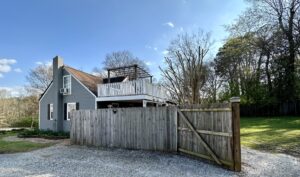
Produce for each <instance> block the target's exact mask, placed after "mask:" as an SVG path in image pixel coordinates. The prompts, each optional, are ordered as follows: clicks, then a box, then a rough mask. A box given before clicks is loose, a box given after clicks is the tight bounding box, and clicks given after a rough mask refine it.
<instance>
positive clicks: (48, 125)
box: [39, 84, 56, 130]
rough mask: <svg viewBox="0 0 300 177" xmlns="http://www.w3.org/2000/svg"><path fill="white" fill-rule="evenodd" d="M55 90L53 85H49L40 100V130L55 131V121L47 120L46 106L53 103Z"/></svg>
mask: <svg viewBox="0 0 300 177" xmlns="http://www.w3.org/2000/svg"><path fill="white" fill-rule="evenodd" d="M54 94H55V89H54V87H53V84H51V85H50V87H49V88H48V90H47V92H46V93H45V94H44V96H43V98H42V99H41V100H40V108H39V109H40V129H42V130H56V125H55V124H56V121H54V120H48V117H47V116H48V104H53V103H54V97H53V95H54Z"/></svg>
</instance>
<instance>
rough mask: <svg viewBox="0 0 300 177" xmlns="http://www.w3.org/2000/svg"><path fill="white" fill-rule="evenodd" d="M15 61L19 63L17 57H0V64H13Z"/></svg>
mask: <svg viewBox="0 0 300 177" xmlns="http://www.w3.org/2000/svg"><path fill="white" fill-rule="evenodd" d="M15 63H17V61H16V60H15V59H6V58H3V59H0V65H12V64H15Z"/></svg>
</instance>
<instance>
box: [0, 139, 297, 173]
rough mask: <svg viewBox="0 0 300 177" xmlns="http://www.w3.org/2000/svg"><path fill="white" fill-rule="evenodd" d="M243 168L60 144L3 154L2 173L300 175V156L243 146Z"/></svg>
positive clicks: (1, 160) (164, 156) (162, 155)
mask: <svg viewBox="0 0 300 177" xmlns="http://www.w3.org/2000/svg"><path fill="white" fill-rule="evenodd" d="M242 157H243V172H241V173H234V172H231V171H228V170H225V169H223V168H220V167H217V166H215V165H211V164H208V163H205V162H202V161H199V160H193V159H190V158H187V157H184V156H179V155H174V154H163V153H157V152H145V151H131V150H120V149H114V150H109V149H96V148H86V147H79V146H66V145H63V144H58V145H55V146H52V147H48V148H44V149H40V150H36V151H32V152H27V153H17V154H5V155H0V176H13V177H18V176H35V177H37V176H39V177H50V176H65V177H69V176H172V177H175V176H209V177H211V176H278V177H279V176H280V177H281V176H299V174H300V159H299V158H295V157H291V156H288V155H283V154H269V153H262V152H259V151H255V150H250V149H245V148H244V149H243V151H242Z"/></svg>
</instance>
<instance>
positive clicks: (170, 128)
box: [70, 100, 241, 171]
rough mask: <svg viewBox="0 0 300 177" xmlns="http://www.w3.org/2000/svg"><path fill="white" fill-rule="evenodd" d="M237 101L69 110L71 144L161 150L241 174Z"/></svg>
mask: <svg viewBox="0 0 300 177" xmlns="http://www.w3.org/2000/svg"><path fill="white" fill-rule="evenodd" d="M239 118H240V117H239V100H233V102H232V103H223V104H212V105H193V106H184V107H182V106H181V107H149V108H110V109H99V110H79V111H74V112H72V117H71V132H70V135H71V143H73V144H80V145H92V146H102V147H117V148H128V149H143V150H159V151H168V152H180V153H183V154H187V155H191V156H195V157H200V158H205V159H208V160H212V161H214V162H216V163H217V164H219V165H222V166H224V167H227V168H230V169H232V170H235V171H240V170H241V150H240V131H239V130H240V129H239Z"/></svg>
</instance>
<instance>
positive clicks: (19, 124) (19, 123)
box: [11, 117, 39, 128]
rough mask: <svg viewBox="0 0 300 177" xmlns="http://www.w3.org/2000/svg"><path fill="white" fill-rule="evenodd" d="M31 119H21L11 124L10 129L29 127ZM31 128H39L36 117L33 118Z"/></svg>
mask: <svg viewBox="0 0 300 177" xmlns="http://www.w3.org/2000/svg"><path fill="white" fill-rule="evenodd" d="M31 123H32V118H31V117H24V118H21V119H19V120H17V121H15V122H13V123H12V124H11V127H31ZM32 125H33V127H32V128H38V127H39V119H38V117H34V118H33V124H32Z"/></svg>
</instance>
